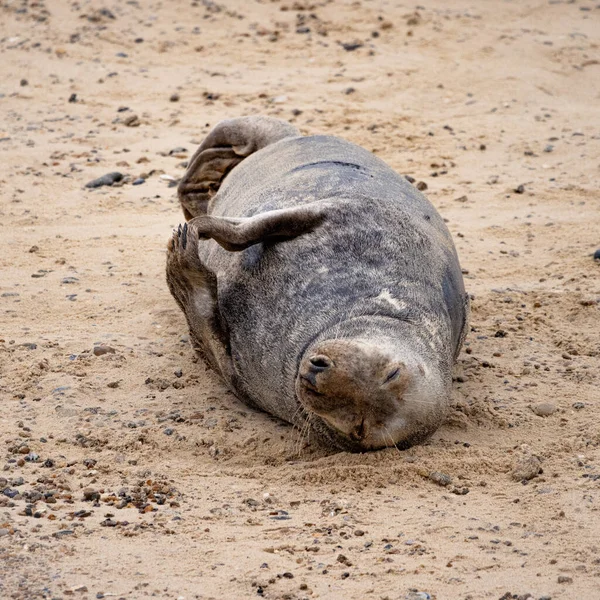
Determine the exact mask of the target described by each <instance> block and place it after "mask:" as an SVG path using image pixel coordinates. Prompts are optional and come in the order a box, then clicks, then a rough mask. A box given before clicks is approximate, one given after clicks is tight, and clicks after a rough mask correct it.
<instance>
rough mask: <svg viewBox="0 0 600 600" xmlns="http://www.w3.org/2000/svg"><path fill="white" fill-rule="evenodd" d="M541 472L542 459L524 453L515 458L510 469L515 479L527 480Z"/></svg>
mask: <svg viewBox="0 0 600 600" xmlns="http://www.w3.org/2000/svg"><path fill="white" fill-rule="evenodd" d="M541 472H542V461H541V460H540V459H539V458H538V457H537V456H534V455H533V454H526V455H524V456H521V457H520V458H519V459H517V462H516V464H515V466H514V468H513V471H512V478H513V479H514V480H515V481H529V480H530V479H533V478H534V477H536V476H537V475H539V474H540V473H541Z"/></svg>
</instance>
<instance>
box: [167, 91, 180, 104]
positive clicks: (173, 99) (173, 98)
mask: <svg viewBox="0 0 600 600" xmlns="http://www.w3.org/2000/svg"><path fill="white" fill-rule="evenodd" d="M169 100H170V101H171V102H179V94H177V93H175V94H171V97H170V98H169Z"/></svg>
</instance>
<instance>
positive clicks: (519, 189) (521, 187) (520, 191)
mask: <svg viewBox="0 0 600 600" xmlns="http://www.w3.org/2000/svg"><path fill="white" fill-rule="evenodd" d="M515 193H516V194H524V193H525V186H524V185H523V184H521V185H519V186H517V187H516V188H515Z"/></svg>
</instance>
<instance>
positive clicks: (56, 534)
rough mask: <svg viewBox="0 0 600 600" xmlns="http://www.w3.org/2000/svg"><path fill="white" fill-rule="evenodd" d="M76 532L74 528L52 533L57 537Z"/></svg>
mask: <svg viewBox="0 0 600 600" xmlns="http://www.w3.org/2000/svg"><path fill="white" fill-rule="evenodd" d="M74 533H75V532H74V531H73V530H72V529H63V530H62V531H55V532H54V533H53V534H52V537H55V538H60V537H64V536H67V535H73V534H74Z"/></svg>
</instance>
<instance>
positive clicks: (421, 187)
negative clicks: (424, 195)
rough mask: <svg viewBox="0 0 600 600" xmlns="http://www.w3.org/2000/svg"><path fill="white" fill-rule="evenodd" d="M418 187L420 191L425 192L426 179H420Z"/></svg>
mask: <svg viewBox="0 0 600 600" xmlns="http://www.w3.org/2000/svg"><path fill="white" fill-rule="evenodd" d="M416 187H417V189H418V190H419V191H420V192H424V191H425V190H426V189H427V184H426V183H425V182H424V181H419V182H418V183H417V186H416Z"/></svg>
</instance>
